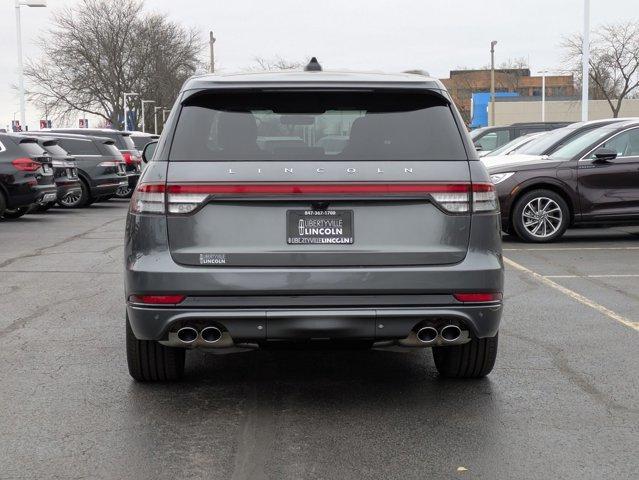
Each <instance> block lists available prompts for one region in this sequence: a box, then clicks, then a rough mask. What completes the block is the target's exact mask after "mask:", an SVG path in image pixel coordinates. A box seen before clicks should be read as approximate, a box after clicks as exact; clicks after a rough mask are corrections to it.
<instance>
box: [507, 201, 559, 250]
mask: <svg viewBox="0 0 639 480" xmlns="http://www.w3.org/2000/svg"><path fill="white" fill-rule="evenodd" d="M537 202H541V203H537ZM538 205H541V207H542V213H543V211H544V210H545V209H547V210H548V212H550V213H546V214H547V215H548V214H549V215H551V216H550V217H548V220H545V222H546V224H545V225H539V223H536V220H534V218H533V217H530V216H529V217H526V218H527V219H528V222H529V223H527V224H525V223H524V215H531V214H533V213H534V212H535V211H536V210H537V208H538ZM544 205H546V207H545V208H544ZM542 217H543V215H542ZM537 218H539V217H537ZM543 218H546V217H543ZM556 219H559V220H556ZM542 223H543V222H542ZM569 223H570V209H569V208H568V204H567V203H566V201H565V200H564V199H563V198H562V197H561V195H559V194H558V193H555V192H553V191H551V190H533V191H531V192H528V193H525V194H524V195H522V197H521V198H520V199H519V200H517V202H516V203H515V207H514V209H513V216H512V226H513V230H514V233H516V234H517V236H518V237H519V238H520V239H521V240H523V241H524V242H529V243H547V242H552V241H555V240H557V239H558V238H559V237H561V236H562V235H563V234H564V233H565V232H566V229H567V228H568V224H569ZM537 225H539V226H540V227H543V228H540V229H539V231H538V232H537V233H536V234H535V233H533V231H534V230H535V229H536V228H537V227H536V226H537Z"/></svg>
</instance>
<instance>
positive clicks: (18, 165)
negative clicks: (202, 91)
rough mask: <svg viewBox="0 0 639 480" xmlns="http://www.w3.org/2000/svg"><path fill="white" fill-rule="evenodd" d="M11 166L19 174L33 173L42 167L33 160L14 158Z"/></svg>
mask: <svg viewBox="0 0 639 480" xmlns="http://www.w3.org/2000/svg"><path fill="white" fill-rule="evenodd" d="M11 165H13V167H14V168H15V169H16V170H20V171H21V172H35V171H37V170H38V169H39V168H40V167H42V164H41V163H40V162H36V161H35V160H32V159H30V158H27V157H20V158H16V159H15V160H13V161H12V162H11Z"/></svg>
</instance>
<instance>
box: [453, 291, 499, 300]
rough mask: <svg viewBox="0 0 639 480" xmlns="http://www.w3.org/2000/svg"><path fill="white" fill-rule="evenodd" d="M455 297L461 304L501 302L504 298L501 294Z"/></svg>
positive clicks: (484, 293) (476, 294) (475, 294)
mask: <svg viewBox="0 0 639 480" xmlns="http://www.w3.org/2000/svg"><path fill="white" fill-rule="evenodd" d="M453 296H454V297H455V299H456V300H457V301H459V302H464V303H485V302H500V301H501V300H502V298H503V295H502V294H501V293H486V292H482V293H454V294H453Z"/></svg>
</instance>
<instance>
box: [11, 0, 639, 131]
mask: <svg viewBox="0 0 639 480" xmlns="http://www.w3.org/2000/svg"><path fill="white" fill-rule="evenodd" d="M75 3H77V0H49V1H48V4H49V6H48V7H47V8H27V7H22V38H23V45H24V47H23V48H24V55H25V58H37V57H38V56H39V55H40V52H39V50H38V48H37V47H36V45H35V42H34V40H35V39H36V38H37V37H38V36H39V35H41V34H43V32H44V31H45V30H46V29H47V23H48V19H49V16H50V14H51V12H52V11H55V10H57V9H59V8H60V7H61V6H63V5H72V4H75ZM583 3H584V2H583V0H532V1H526V2H522V1H517V0H482V1H477V0H452V1H451V0H447V1H442V0H437V1H428V0H322V1H316V2H306V1H300V0H259V1H258V0H232V1H228V0H225V1H215V0H180V1H175V0H147V1H146V3H145V5H146V9H148V10H156V11H161V12H165V13H167V14H168V15H169V16H170V17H171V18H172V19H173V20H175V21H178V22H182V23H184V24H185V25H188V26H194V27H197V28H199V29H200V30H201V31H202V34H203V39H205V38H208V31H209V30H213V31H214V32H215V36H216V38H217V42H216V44H215V47H216V49H215V51H216V63H217V64H218V68H219V69H220V70H223V71H225V72H231V71H235V70H238V69H243V68H246V67H247V66H249V65H250V64H251V63H252V61H253V58H254V57H255V56H263V57H272V56H275V55H280V56H282V57H284V58H289V59H302V58H305V57H308V56H312V55H315V56H317V57H318V58H319V60H320V62H321V63H322V64H323V65H324V68H325V69H342V68H346V69H351V70H381V71H389V72H396V71H401V70H406V69H423V70H426V71H428V72H430V74H431V75H433V76H437V77H447V76H448V71H449V70H451V69H455V68H457V67H461V66H466V67H480V66H482V65H486V64H488V63H489V60H490V54H489V49H490V46H489V45H490V41H491V40H493V39H495V40H498V41H499V44H498V45H497V50H496V55H497V63H498V64H499V63H500V62H502V61H505V60H507V59H508V58H518V57H524V58H526V59H528V61H529V63H530V66H531V68H532V69H533V71H536V70H540V69H544V68H558V67H560V66H561V58H562V52H561V51H560V49H559V48H558V44H559V42H560V41H561V37H562V35H565V34H568V33H572V32H576V31H579V30H580V29H581V28H582V25H583V10H582V9H583ZM591 5H592V6H591V9H592V25H593V28H594V27H595V26H596V25H597V24H601V23H608V22H617V21H621V20H624V19H628V18H632V17H633V16H634V18H638V17H639V11H638V10H637V0H605V1H604V0H592V1H591ZM0 45H1V47H0V126H5V125H7V123H10V121H11V119H12V118H13V116H14V112H17V111H18V109H19V104H18V96H17V93H16V91H15V90H14V89H12V88H11V86H12V85H16V84H17V51H16V30H15V14H14V0H0ZM16 118H19V114H16ZM39 118H40V114H39V112H37V111H36V110H35V109H33V108H31V107H30V106H28V108H27V123H28V124H29V125H30V127H31V128H34V127H36V125H37V121H38V119H39Z"/></svg>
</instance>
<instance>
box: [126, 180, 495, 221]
mask: <svg viewBox="0 0 639 480" xmlns="http://www.w3.org/2000/svg"><path fill="white" fill-rule="evenodd" d="M317 195H322V196H324V195H331V196H338V197H343V196H346V197H362V196H363V197H366V196H394V197H403V196H406V197H415V196H417V197H421V196H430V198H432V199H433V200H434V201H435V203H436V204H437V205H439V206H440V207H441V208H442V209H443V210H445V211H447V212H450V213H468V212H470V211H471V201H472V209H473V211H475V212H488V211H495V210H496V209H497V197H496V194H495V188H494V185H493V184H492V183H490V184H489V183H475V184H470V183H340V184H337V183H284V182H282V183H242V184H237V183H217V184H183V185H175V184H173V185H171V184H169V185H165V184H140V185H139V186H138V189H137V190H136V193H135V196H134V197H133V201H132V203H131V211H132V212H134V213H165V211H166V210H165V207H164V204H165V203H166V204H167V205H168V213H172V214H186V213H191V212H193V211H194V210H196V209H197V208H198V207H199V206H201V205H202V204H203V203H204V202H205V201H206V199H207V198H209V197H210V196H213V197H244V198H245V197H274V196H293V197H296V196H311V197H314V196H317Z"/></svg>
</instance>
